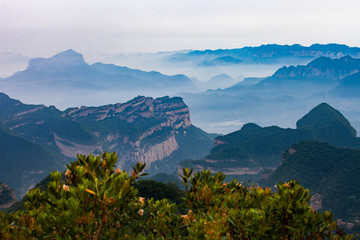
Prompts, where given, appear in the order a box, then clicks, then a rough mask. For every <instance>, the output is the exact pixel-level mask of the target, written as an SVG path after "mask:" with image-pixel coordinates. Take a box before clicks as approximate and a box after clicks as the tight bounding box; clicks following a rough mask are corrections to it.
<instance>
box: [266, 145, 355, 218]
mask: <svg viewBox="0 0 360 240" xmlns="http://www.w3.org/2000/svg"><path fill="white" fill-rule="evenodd" d="M290 180H296V181H298V182H299V183H300V184H301V185H302V186H304V187H305V188H309V189H310V191H311V193H312V194H315V193H319V194H320V195H321V199H322V208H323V209H326V210H331V211H332V212H333V213H334V214H335V216H336V217H337V218H341V219H343V220H344V219H345V220H346V221H351V220H355V219H359V218H360V208H359V206H360V150H358V149H350V148H339V147H334V146H331V145H329V144H327V143H324V142H314V141H302V142H299V143H296V144H293V145H292V146H291V148H290V149H289V150H287V151H285V152H284V153H283V156H282V161H281V165H280V166H279V167H278V168H277V169H276V170H275V171H274V172H273V173H272V174H271V175H270V177H269V178H268V179H266V180H263V181H262V182H261V185H264V186H271V187H273V186H274V185H275V184H276V183H278V182H287V181H290Z"/></svg>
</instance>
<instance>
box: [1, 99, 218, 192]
mask: <svg viewBox="0 0 360 240" xmlns="http://www.w3.org/2000/svg"><path fill="white" fill-rule="evenodd" d="M0 122H1V123H2V124H3V125H4V127H6V128H7V129H9V131H11V132H12V133H14V134H16V136H18V137H21V139H24V141H25V142H26V143H28V144H30V145H31V144H32V145H35V144H36V146H37V147H39V148H41V149H43V148H44V149H47V150H48V151H51V152H52V153H53V154H54V155H56V156H61V158H62V161H60V160H58V161H55V162H54V161H52V160H51V161H50V160H49V161H48V162H46V164H44V166H43V167H42V168H39V169H37V168H36V171H35V170H33V171H32V170H29V169H30V168H25V169H24V168H22V166H23V165H21V164H15V162H12V161H10V160H9V164H8V165H6V166H4V167H1V169H0V171H4V172H7V173H11V174H13V175H11V176H17V175H14V173H13V172H11V171H10V168H13V167H14V166H17V167H18V168H21V169H22V170H21V171H24V173H25V172H26V171H32V172H39V171H41V173H43V174H48V173H49V171H50V169H51V170H59V168H60V167H59V166H58V165H56V164H59V165H61V166H64V163H65V162H66V161H70V160H72V159H74V158H76V155H77V154H89V153H93V154H98V153H100V152H104V151H114V152H117V154H118V156H119V161H118V164H119V167H120V168H123V169H131V166H132V165H133V164H134V163H136V162H138V161H142V162H145V163H146V166H147V171H148V172H152V173H156V172H161V171H162V172H174V171H175V170H176V168H177V164H178V163H179V162H180V161H182V160H185V159H188V158H199V157H202V156H204V155H205V154H206V153H207V152H208V151H209V150H210V149H211V145H212V141H213V138H212V136H211V135H209V134H207V133H205V132H204V131H202V130H201V129H199V128H196V127H195V126H193V125H192V124H191V120H190V113H189V109H188V107H187V105H186V104H185V103H184V102H183V101H182V99H181V98H179V97H174V98H169V97H162V98H156V99H153V98H150V97H142V96H139V97H136V98H134V99H133V100H130V101H128V102H126V103H118V104H111V105H106V106H101V107H81V108H69V109H67V110H65V111H60V110H58V109H56V108H55V107H54V106H50V107H46V106H44V105H27V104H23V103H21V102H20V101H18V100H14V99H11V98H9V97H8V96H7V95H5V94H0ZM25 139H26V140H25ZM7 142H10V141H7ZM24 144H25V143H24ZM11 146H13V147H14V151H18V150H17V149H18V148H17V147H18V146H21V145H20V144H15V143H14V144H13V145H11ZM4 147H5V145H4ZM6 148H9V146H7V147H6ZM6 148H5V149H3V151H2V153H4V154H10V153H8V152H7V150H6ZM20 148H21V147H20ZM39 151H40V150H39ZM20 153H22V154H24V155H25V156H26V157H25V156H23V155H21V156H20V157H18V159H19V160H18V161H23V162H24V163H26V164H32V166H37V165H36V164H35V162H36V161H40V160H41V159H42V158H40V157H39V158H35V156H33V155H30V154H27V153H26V152H19V153H17V154H20ZM27 155H29V156H27ZM33 158H35V159H34V160H33ZM48 159H50V157H48ZM3 163H4V162H3ZM18 171H20V170H18ZM4 174H5V173H4ZM30 175H31V174H30ZM30 175H29V176H30ZM2 176H8V175H6V174H5V175H2ZM8 177H9V176H8ZM43 177H44V176H43ZM0 180H1V181H4V182H7V183H8V184H9V185H10V186H11V187H13V188H15V190H18V189H19V188H18V187H14V186H13V182H10V181H6V178H5V179H0ZM38 180H39V179H38ZM19 183H20V181H19ZM20 185H21V184H20ZM21 186H23V185H21Z"/></svg>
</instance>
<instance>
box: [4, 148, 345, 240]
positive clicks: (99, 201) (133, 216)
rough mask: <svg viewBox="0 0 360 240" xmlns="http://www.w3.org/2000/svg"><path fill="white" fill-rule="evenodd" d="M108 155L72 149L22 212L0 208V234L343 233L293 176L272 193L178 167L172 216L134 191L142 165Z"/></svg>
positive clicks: (169, 206)
mask: <svg viewBox="0 0 360 240" xmlns="http://www.w3.org/2000/svg"><path fill="white" fill-rule="evenodd" d="M116 161H117V156H116V155H115V154H114V153H104V154H102V155H101V156H96V157H95V156H92V155H89V156H83V155H79V156H78V160H77V161H76V162H72V163H71V164H69V165H67V171H66V172H65V176H66V180H65V181H64V180H62V174H61V173H59V172H52V173H51V179H52V180H51V181H50V182H49V183H48V185H47V190H46V191H42V190H40V189H34V190H31V191H30V192H29V194H28V195H27V197H26V202H25V204H24V208H25V211H24V212H16V213H13V214H4V213H0V239H351V238H350V237H351V236H346V235H344V236H342V237H341V236H339V235H338V234H336V233H334V230H335V227H336V224H335V222H334V221H333V220H332V214H331V213H329V212H326V213H323V214H320V213H317V212H315V211H313V210H312V209H311V208H310V207H309V205H308V201H309V198H310V195H309V190H305V189H304V188H303V187H302V186H300V185H299V184H298V183H296V182H293V181H291V182H289V183H285V184H278V185H277V189H278V192H277V193H274V192H272V191H271V189H269V188H265V189H262V188H255V187H253V188H251V189H249V188H247V187H244V186H241V185H240V184H239V183H238V182H237V181H236V180H234V181H231V182H226V183H224V179H225V176H224V175H223V174H222V173H217V174H211V173H210V171H202V172H199V173H195V174H193V172H192V170H189V169H184V170H183V175H182V176H181V178H182V180H183V183H184V185H185V188H186V191H185V194H184V197H183V200H184V204H185V206H186V207H187V208H188V209H189V211H188V213H187V214H186V215H180V214H177V213H176V212H177V207H176V205H175V204H174V203H171V202H169V200H167V199H162V200H155V199H153V198H151V199H148V200H147V203H148V204H145V200H146V199H144V198H143V197H139V196H138V190H137V189H136V188H135V180H136V179H138V178H139V177H141V176H143V175H144V174H141V172H142V171H143V170H144V168H145V165H144V164H141V163H137V164H136V165H135V166H134V167H133V171H132V173H131V174H130V175H129V174H128V173H127V172H126V171H121V170H119V169H116V170H115V164H116ZM141 184H142V182H140V185H141ZM339 234H343V233H342V232H339Z"/></svg>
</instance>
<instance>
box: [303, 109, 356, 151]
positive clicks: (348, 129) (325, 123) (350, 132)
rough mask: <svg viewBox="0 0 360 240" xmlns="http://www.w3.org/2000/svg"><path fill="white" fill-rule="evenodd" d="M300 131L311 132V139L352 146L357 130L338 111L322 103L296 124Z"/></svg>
mask: <svg viewBox="0 0 360 240" xmlns="http://www.w3.org/2000/svg"><path fill="white" fill-rule="evenodd" d="M296 127H297V128H298V129H303V130H306V131H310V133H311V137H312V138H313V139H316V140H319V141H326V142H329V143H331V144H335V145H337V146H352V145H353V144H354V138H356V130H355V129H354V128H353V127H352V126H351V124H350V123H349V121H348V120H347V119H346V118H345V117H344V116H343V115H342V114H341V113H340V112H339V111H337V110H336V109H334V108H332V107H331V106H330V105H328V104H326V103H321V104H320V105H318V106H317V107H315V108H314V109H312V110H311V111H310V112H309V113H308V114H306V115H305V116H304V117H303V118H301V119H300V120H299V121H297V123H296Z"/></svg>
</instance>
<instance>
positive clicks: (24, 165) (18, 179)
mask: <svg viewBox="0 0 360 240" xmlns="http://www.w3.org/2000/svg"><path fill="white" fill-rule="evenodd" d="M0 159H1V161H0V181H2V182H4V183H6V184H8V185H9V186H11V188H13V189H14V190H15V193H16V194H17V197H18V198H19V197H20V196H21V195H23V194H25V193H26V191H27V190H28V188H29V187H30V186H31V185H32V186H34V185H35V184H36V183H37V182H38V181H40V180H41V179H42V178H44V177H45V176H46V175H47V174H48V173H49V172H50V171H51V170H52V169H63V168H64V167H63V165H64V164H65V161H63V160H62V159H61V158H60V157H58V156H57V155H55V154H53V153H51V152H50V151H48V150H46V149H45V148H43V147H41V146H39V145H37V144H34V143H32V142H30V141H28V140H26V139H24V138H22V137H20V136H18V135H16V134H15V133H13V132H12V131H11V130H10V129H8V128H6V127H5V126H3V125H2V124H1V123H0ZM14 163H15V164H14Z"/></svg>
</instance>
